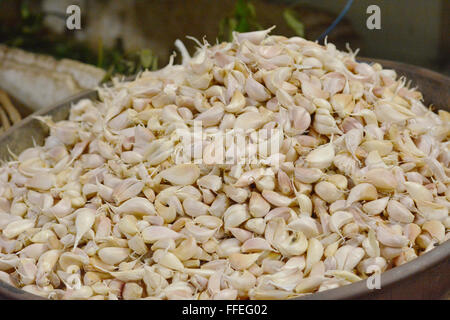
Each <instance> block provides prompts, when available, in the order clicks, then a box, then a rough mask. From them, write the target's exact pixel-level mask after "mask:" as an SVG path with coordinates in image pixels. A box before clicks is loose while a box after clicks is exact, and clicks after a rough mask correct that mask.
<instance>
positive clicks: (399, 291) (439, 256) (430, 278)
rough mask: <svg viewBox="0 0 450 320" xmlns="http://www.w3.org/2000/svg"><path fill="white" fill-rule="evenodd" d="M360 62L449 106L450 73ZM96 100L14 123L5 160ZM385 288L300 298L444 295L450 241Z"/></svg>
mask: <svg viewBox="0 0 450 320" xmlns="http://www.w3.org/2000/svg"><path fill="white" fill-rule="evenodd" d="M359 61H364V62H378V63H380V64H381V65H383V67H385V68H390V69H395V70H396V71H397V73H398V74H399V75H402V76H406V77H407V79H409V80H412V83H413V84H414V85H416V86H417V87H418V88H419V90H420V91H421V92H422V93H423V95H424V99H425V103H426V104H427V105H429V104H431V105H433V106H434V107H436V108H438V109H439V108H441V109H447V110H449V106H450V94H449V92H450V90H449V89H450V78H448V77H445V76H443V75H440V74H438V73H436V72H433V71H430V70H427V69H423V68H420V67H416V66H411V65H407V64H404V63H398V62H392V61H386V60H375V59H364V58H359ZM86 98H87V99H97V98H98V96H97V92H96V91H94V90H90V91H85V92H83V93H80V94H78V95H76V96H73V97H71V98H69V99H68V100H66V101H64V102H62V103H60V104H58V105H56V106H52V107H49V108H46V109H42V110H39V111H38V112H36V113H34V114H33V115H31V116H29V117H27V118H25V119H24V120H23V121H21V122H20V123H18V124H17V125H15V126H14V127H12V128H10V129H9V130H8V131H7V132H5V133H4V134H3V135H2V136H0V159H2V160H6V159H8V158H9V157H10V151H12V152H13V153H15V154H18V153H20V152H22V151H23V150H25V149H26V148H29V147H32V146H33V143H37V144H43V143H44V139H45V137H46V136H47V135H48V129H47V128H46V127H45V126H43V125H42V124H41V122H40V121H38V120H36V119H34V116H41V115H49V116H52V117H53V119H54V120H56V121H59V120H64V119H67V117H68V114H69V110H70V106H71V105H72V104H73V103H75V102H77V101H79V100H80V99H86ZM380 280H381V289H368V287H367V284H366V281H364V280H363V281H359V282H356V283H353V284H351V285H347V286H344V287H340V288H336V289H331V290H327V291H323V292H319V293H315V294H311V295H307V296H304V297H301V298H297V299H307V300H310V299H333V300H334V299H441V298H445V297H446V295H448V293H449V291H450V241H446V242H445V243H443V244H441V245H440V246H438V247H437V248H435V249H433V250H431V251H430V252H428V253H426V254H424V255H422V256H420V257H418V258H416V259H414V260H413V261H411V262H408V263H406V264H404V265H401V266H399V267H396V268H393V269H390V270H388V271H386V272H384V273H382V274H381V279H380ZM0 299H15V300H38V299H42V298H41V297H38V296H36V295H32V294H30V293H27V292H25V291H23V290H20V289H17V288H14V287H11V286H10V285H8V284H6V283H3V282H1V281H0Z"/></svg>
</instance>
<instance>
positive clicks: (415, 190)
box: [405, 181, 433, 202]
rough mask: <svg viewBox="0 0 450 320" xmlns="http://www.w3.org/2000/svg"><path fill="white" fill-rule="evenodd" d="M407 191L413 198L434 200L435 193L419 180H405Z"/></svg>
mask: <svg viewBox="0 0 450 320" xmlns="http://www.w3.org/2000/svg"><path fill="white" fill-rule="evenodd" d="M405 187H406V191H407V192H408V193H409V195H410V196H411V198H412V199H413V200H421V201H429V202H433V194H432V193H431V191H430V190H428V189H427V188H425V187H424V186H423V185H421V184H419V183H417V182H410V181H407V182H405Z"/></svg>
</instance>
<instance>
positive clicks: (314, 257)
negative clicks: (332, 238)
mask: <svg viewBox="0 0 450 320" xmlns="http://www.w3.org/2000/svg"><path fill="white" fill-rule="evenodd" d="M323 251H324V248H323V245H322V243H321V242H320V241H319V240H317V239H316V238H311V239H309V243H308V250H307V252H306V268H305V274H308V273H309V272H310V271H311V268H312V267H313V266H314V265H315V264H316V263H317V262H319V261H320V260H321V259H322V256H323Z"/></svg>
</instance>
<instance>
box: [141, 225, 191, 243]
mask: <svg viewBox="0 0 450 320" xmlns="http://www.w3.org/2000/svg"><path fill="white" fill-rule="evenodd" d="M181 236H182V235H181V234H179V233H178V232H175V231H173V230H172V229H169V228H167V227H161V226H150V227H147V228H145V229H144V230H142V238H143V240H144V242H146V243H154V242H156V241H158V240H163V239H178V238H180V237H181Z"/></svg>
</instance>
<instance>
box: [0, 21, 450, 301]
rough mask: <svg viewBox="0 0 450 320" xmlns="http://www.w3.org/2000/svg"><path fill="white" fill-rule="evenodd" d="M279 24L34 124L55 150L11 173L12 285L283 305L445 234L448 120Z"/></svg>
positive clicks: (428, 246)
mask: <svg viewBox="0 0 450 320" xmlns="http://www.w3.org/2000/svg"><path fill="white" fill-rule="evenodd" d="M270 31H271V29H268V30H261V31H255V32H249V33H235V34H234V37H233V41H232V42H230V43H226V42H224V43H221V44H216V45H210V44H208V43H207V42H204V43H203V44H201V43H200V42H198V44H199V48H198V50H197V52H196V53H195V55H193V56H192V57H191V55H190V54H189V53H188V52H187V50H186V48H185V47H184V45H183V44H182V43H181V41H179V40H177V41H176V43H175V44H176V46H177V48H178V49H179V50H180V52H181V53H182V60H183V61H182V64H180V65H174V64H173V61H172V62H171V63H170V64H169V65H168V66H166V67H165V68H163V69H161V70H157V71H154V72H148V71H146V72H144V73H142V74H141V75H139V76H138V77H137V78H136V79H135V80H133V81H119V80H116V81H114V84H113V85H112V86H111V87H109V88H100V89H99V96H100V99H99V100H98V101H91V100H86V99H85V100H80V101H78V102H77V103H75V104H74V105H73V106H72V107H71V110H70V115H69V117H68V119H66V120H64V121H59V122H54V121H53V120H52V119H51V118H50V117H39V120H40V121H42V122H43V123H44V124H45V125H47V126H48V127H49V128H50V134H49V136H48V137H47V138H46V140H45V143H44V144H43V145H42V146H35V147H32V148H29V149H26V150H24V151H23V152H22V153H21V154H20V155H17V157H16V159H15V161H10V162H5V163H2V164H1V166H0V281H3V282H6V283H8V284H10V285H12V286H15V287H17V288H19V289H22V290H24V291H27V292H29V293H32V294H36V295H38V296H41V297H44V298H52V299H90V300H106V299H110V300H116V299H125V300H134V299H169V300H170V299H232V300H234V299H288V298H293V297H299V296H302V295H305V294H312V293H315V292H319V291H324V290H328V289H332V288H337V287H340V286H343V285H346V284H350V283H353V282H356V281H360V280H364V279H366V278H368V277H369V276H370V275H372V274H373V273H374V272H384V271H385V270H388V269H390V268H393V267H396V266H399V265H402V264H404V263H406V262H409V261H412V260H414V259H415V258H417V257H418V256H420V255H422V254H424V253H426V252H428V251H430V250H432V249H433V248H434V247H435V246H436V245H438V244H441V243H443V242H444V241H446V240H448V239H449V238H450V235H449V228H450V217H449V207H450V179H449V173H450V172H449V170H448V168H449V166H450V148H449V141H448V137H449V136H450V122H449V121H450V116H449V113H448V112H446V111H442V110H441V111H439V112H438V114H435V113H433V112H431V111H430V110H429V109H428V108H427V107H426V106H425V105H423V103H422V95H421V93H420V92H418V91H416V90H415V89H411V88H409V87H408V85H407V83H408V82H407V81H406V79H404V78H397V74H396V72H395V71H394V70H386V69H382V67H381V66H380V65H378V64H374V65H369V64H366V63H358V62H356V60H355V54H354V53H352V52H349V53H347V52H342V51H338V50H336V47H335V46H334V45H333V44H331V43H327V44H326V45H324V46H322V45H320V44H318V43H315V42H311V41H307V40H305V39H302V38H299V37H293V38H286V37H283V36H273V35H269V33H270ZM200 124H201V126H200ZM199 129H200V130H199ZM217 136H219V137H221V138H220V139H216V138H215V137H217ZM230 137H231V138H230ZM187 138H188V139H187ZM184 139H186V140H184ZM221 139H222V140H221ZM242 141H243V142H244V144H243V145H242V144H240V142H242ZM218 146H222V147H223V148H222V149H220V148H217V147H218Z"/></svg>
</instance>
